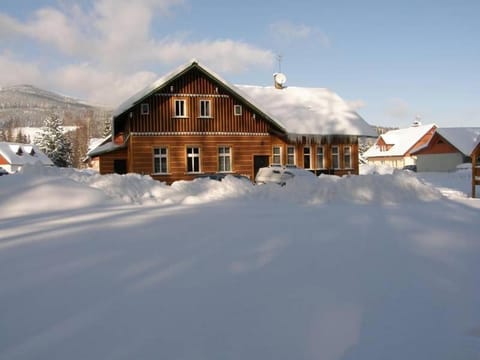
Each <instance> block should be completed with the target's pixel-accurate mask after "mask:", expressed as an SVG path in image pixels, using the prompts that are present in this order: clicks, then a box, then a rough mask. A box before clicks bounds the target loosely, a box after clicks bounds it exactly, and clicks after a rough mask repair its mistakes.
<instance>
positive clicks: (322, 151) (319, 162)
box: [315, 145, 325, 170]
mask: <svg viewBox="0 0 480 360" xmlns="http://www.w3.org/2000/svg"><path fill="white" fill-rule="evenodd" d="M318 150H321V157H322V161H318V159H319V156H320V154H319V152H318ZM315 164H316V167H317V169H318V170H323V169H325V147H324V146H323V145H320V146H317V149H316V151H315ZM319 165H320V166H319Z"/></svg>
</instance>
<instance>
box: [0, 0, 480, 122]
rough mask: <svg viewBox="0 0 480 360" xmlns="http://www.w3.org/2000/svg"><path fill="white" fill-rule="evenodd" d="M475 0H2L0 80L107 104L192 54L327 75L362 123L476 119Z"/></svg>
mask: <svg viewBox="0 0 480 360" xmlns="http://www.w3.org/2000/svg"><path fill="white" fill-rule="evenodd" d="M479 14H480V1H478V0H469V1H465V0H457V1H453V0H452V1H445V0H437V1H430V0H425V1H422V0H416V1H411V0H403V1H398V0H395V1H389V0H384V1H374V0H364V1H354V0H349V1H346V0H343V1H342V0H336V1H331V0H329V1H322V0H318V1H312V0H308V1H301V0H297V1H283V0H277V1H271V2H270V1H258V0H257V1H253V0H243V1H227V0H223V1H222V0H203V1H198V0H197V1H193V0H136V1H130V0H97V1H91V0H89V1H87V0H84V1H71V0H50V1H40V0H38V1H24V0H2V3H1V5H0V85H2V86H5V85H11V84H19V83H30V84H34V85H37V86H40V87H42V88H46V89H50V90H53V91H57V92H60V93H64V94H67V95H71V96H76V97H80V98H82V99H85V100H88V101H92V102H95V103H103V104H108V105H111V106H115V105H118V104H119V103H120V102H121V101H122V100H123V99H125V98H126V97H128V96H130V95H132V94H133V93H134V92H136V91H137V90H139V89H140V88H142V87H144V86H145V85H147V84H149V83H150V82H152V81H153V80H155V79H156V78H157V77H159V76H161V75H163V74H164V73H166V72H168V71H170V70H172V69H174V68H176V67H177V66H179V65H181V64H183V63H185V62H186V61H188V60H189V59H191V58H197V59H199V60H200V61H201V62H202V63H204V64H205V65H207V66H208V67H210V68H211V69H212V70H214V71H216V72H217V73H218V74H220V75H221V76H222V77H223V78H224V79H226V80H227V81H230V82H232V83H238V84H254V85H271V84H272V73H273V72H275V71H278V63H277V61H276V55H277V54H281V55H282V63H281V69H282V72H284V73H285V74H286V75H287V79H288V81H287V85H289V86H305V87H327V88H329V89H331V90H333V91H335V92H337V93H338V94H339V95H340V96H341V97H343V98H344V99H346V100H348V101H350V102H351V103H352V106H355V107H357V111H358V112H359V113H360V114H361V115H362V116H363V117H364V118H365V119H366V120H367V121H368V122H369V123H371V124H376V125H383V126H399V127H404V126H408V125H409V124H410V123H411V122H412V121H413V120H414V119H415V117H416V116H417V115H418V116H420V117H421V119H422V121H423V122H424V123H430V122H435V123H437V124H438V125H440V126H480V75H479V74H480V21H479Z"/></svg>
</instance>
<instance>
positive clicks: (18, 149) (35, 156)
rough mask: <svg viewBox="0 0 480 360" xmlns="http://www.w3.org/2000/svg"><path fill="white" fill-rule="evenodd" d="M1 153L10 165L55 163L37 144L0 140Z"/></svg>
mask: <svg viewBox="0 0 480 360" xmlns="http://www.w3.org/2000/svg"><path fill="white" fill-rule="evenodd" d="M0 155H1V156H2V157H3V158H5V160H6V161H7V162H8V163H9V164H10V165H20V166H23V165H25V164H35V163H38V162H40V163H41V164H43V165H53V162H52V160H50V159H49V158H48V157H47V155H45V154H44V153H43V152H42V151H41V150H40V149H39V148H38V147H37V146H36V145H30V144H29V145H27V144H19V143H10V142H0Z"/></svg>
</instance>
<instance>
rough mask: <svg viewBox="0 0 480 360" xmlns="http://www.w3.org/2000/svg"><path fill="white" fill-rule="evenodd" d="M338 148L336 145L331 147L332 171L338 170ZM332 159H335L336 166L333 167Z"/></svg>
mask: <svg viewBox="0 0 480 360" xmlns="http://www.w3.org/2000/svg"><path fill="white" fill-rule="evenodd" d="M339 150H340V148H339V147H338V146H337V145H334V146H332V168H333V169H336V170H338V169H340V153H339ZM334 158H336V159H337V166H336V167H335V165H334V164H335V161H334V160H333V159H334Z"/></svg>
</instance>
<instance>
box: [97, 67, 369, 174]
mask: <svg viewBox="0 0 480 360" xmlns="http://www.w3.org/2000/svg"><path fill="white" fill-rule="evenodd" d="M282 80H283V81H284V78H282ZM283 81H282V83H279V82H278V83H276V86H275V87H273V86H272V87H248V86H234V85H232V84H229V83H228V82H226V81H225V80H223V79H222V78H221V77H220V76H218V75H216V74H215V73H214V72H213V71H211V70H209V69H207V68H206V67H204V66H203V65H200V64H199V63H198V62H197V61H192V62H189V63H188V64H186V65H184V66H182V67H180V68H178V69H176V70H175V71H173V72H172V73H170V74H168V75H166V76H164V77H162V78H160V79H159V80H157V81H156V82H155V83H153V84H152V85H151V86H150V87H148V88H147V89H145V90H143V91H141V92H140V93H138V94H136V95H134V96H133V97H132V98H130V99H128V100H127V101H126V102H125V103H123V104H122V105H120V106H119V108H118V109H117V110H116V111H115V112H114V114H113V120H112V121H113V124H112V125H113V126H112V132H113V133H112V135H113V136H112V140H111V141H110V142H108V143H106V144H103V145H102V146H100V147H97V148H96V149H93V150H91V151H90V152H89V154H88V156H89V157H91V158H98V161H99V170H100V173H102V174H107V173H120V174H123V173H127V172H132V173H140V174H148V175H151V176H152V177H153V178H155V179H158V180H161V181H165V182H167V183H172V182H173V181H176V180H190V179H193V178H195V177H196V176H199V175H200V174H204V173H217V172H223V173H236V174H242V175H246V176H248V177H249V178H250V179H251V180H253V179H254V177H255V174H256V172H257V171H258V169H259V168H260V167H264V166H269V165H279V166H297V167H302V168H306V169H309V170H311V171H312V172H315V173H317V174H320V173H328V174H336V175H344V174H350V173H351V174H358V138H359V137H360V136H375V132H374V130H373V128H372V127H371V126H370V125H368V124H367V123H366V122H365V121H364V120H363V119H362V118H361V117H360V116H359V115H358V114H357V113H355V112H354V111H353V110H351V109H350V108H349V107H348V105H347V104H346V103H345V102H344V101H343V100H342V99H341V98H340V97H338V95H336V94H334V93H332V92H330V91H328V90H326V89H305V88H291V87H285V86H283Z"/></svg>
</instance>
